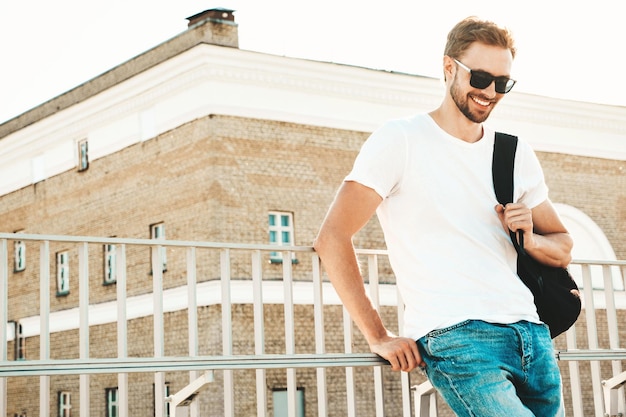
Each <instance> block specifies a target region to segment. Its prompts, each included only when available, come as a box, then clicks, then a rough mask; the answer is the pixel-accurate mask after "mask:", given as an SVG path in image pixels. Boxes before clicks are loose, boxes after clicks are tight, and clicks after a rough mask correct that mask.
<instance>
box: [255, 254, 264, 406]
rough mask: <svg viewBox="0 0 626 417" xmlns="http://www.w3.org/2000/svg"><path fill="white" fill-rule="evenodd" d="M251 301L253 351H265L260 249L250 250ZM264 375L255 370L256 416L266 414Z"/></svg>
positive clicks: (259, 353) (261, 352)
mask: <svg viewBox="0 0 626 417" xmlns="http://www.w3.org/2000/svg"><path fill="white" fill-rule="evenodd" d="M251 261H252V302H253V308H254V353H255V354H257V355H263V354H264V353H265V326H264V324H263V321H264V314H263V272H262V267H261V251H259V250H255V251H254V252H252V260H251ZM266 382H267V381H266V376H265V370H264V369H257V370H256V408H257V417H265V416H266V415H267V392H266Z"/></svg>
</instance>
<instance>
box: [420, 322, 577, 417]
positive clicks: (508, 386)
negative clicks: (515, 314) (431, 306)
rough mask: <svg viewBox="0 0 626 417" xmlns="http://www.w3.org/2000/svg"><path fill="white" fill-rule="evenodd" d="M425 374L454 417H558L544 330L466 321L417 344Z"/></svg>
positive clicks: (558, 393)
mask: <svg viewBox="0 0 626 417" xmlns="http://www.w3.org/2000/svg"><path fill="white" fill-rule="evenodd" d="M417 345H418V347H419V350H420V353H421V355H422V358H423V360H424V362H426V369H425V371H426V374H427V375H428V379H429V380H430V382H431V383H432V384H433V386H434V387H435V388H436V389H437V391H439V393H440V394H441V396H442V397H443V399H444V400H445V401H446V402H447V403H448V405H449V406H450V408H452V410H453V411H454V412H455V413H456V415H457V416H460V417H465V416H472V417H502V416H515V417H527V416H528V417H530V416H537V417H557V416H558V417H562V416H564V415H565V412H564V408H563V400H562V386H561V374H560V372H559V368H558V365H557V363H556V358H555V356H554V350H553V347H552V341H551V339H550V333H549V331H548V328H547V326H545V325H543V324H534V323H529V322H525V321H521V322H518V323H514V324H506V325H504V324H490V323H486V322H483V321H476V320H468V321H464V322H462V323H459V324H456V325H454V326H451V327H448V328H445V329H440V330H435V331H432V332H430V333H429V334H427V335H426V336H424V337H422V338H421V339H419V340H418V341H417Z"/></svg>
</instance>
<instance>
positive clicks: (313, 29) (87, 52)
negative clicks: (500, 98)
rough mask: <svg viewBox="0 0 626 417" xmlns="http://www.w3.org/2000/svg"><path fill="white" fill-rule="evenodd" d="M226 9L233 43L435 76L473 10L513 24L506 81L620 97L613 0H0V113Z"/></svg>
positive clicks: (625, 64)
mask: <svg viewBox="0 0 626 417" xmlns="http://www.w3.org/2000/svg"><path fill="white" fill-rule="evenodd" d="M214 7H225V8H229V9H234V10H235V19H236V21H237V23H238V24H239V47H240V49H245V50H251V51H258V52H263V53H269V54H275V55H281V56H283V55H284V56H291V57H297V58H305V59H311V60H317V61H324V62H335V63H341V64H348V65H356V66H362V67H367V68H372V69H378V70H387V71H397V72H403V73H408V74H415V75H422V76H427V77H435V78H440V75H441V64H442V54H443V48H444V45H445V41H446V35H447V33H448V31H449V30H450V29H451V28H452V26H454V25H455V24H456V23H457V22H458V21H460V20H461V19H463V18H465V17H467V16H470V15H475V16H479V17H482V18H485V19H489V20H493V21H495V22H497V23H498V24H500V25H502V26H506V27H507V28H508V29H510V30H511V31H512V32H513V35H514V37H515V39H516V44H517V48H518V53H517V56H516V58H515V61H514V64H513V71H512V74H511V75H512V77H513V78H515V79H516V80H517V84H516V86H515V89H514V91H518V92H524V93H530V94H537V95H542V96H548V97H557V98H564V99H569V100H576V101H586V102H593V103H602V104H609V105H617V106H626V76H625V75H624V73H626V53H625V52H624V42H625V41H626V23H625V22H624V21H623V12H622V8H621V6H620V2H618V1H615V0H594V1H593V2H591V1H585V2H582V1H580V0H541V1H539V0H522V1H507V0H474V1H467V0H447V1H438V0H431V1H429V2H424V1H421V0H385V1H384V2H383V1H373V0H316V1H310V0H222V1H220V2H217V1H207V0H205V1H201V0H175V1H164V0H108V1H106V2H104V1H95V0H30V1H18V0H12V1H11V0H0V56H1V57H2V59H1V62H2V65H1V66H0V123H3V122H5V121H6V120H9V119H11V118H13V117H15V116H17V115H19V114H21V113H23V112H25V111H27V110H29V109H31V108H33V107H36V106H38V105H40V104H42V103H44V102H46V101H48V100H50V99H52V98H54V97H56V96H58V95H60V94H62V93H64V92H66V91H68V90H70V89H72V88H74V87H76V86H78V85H80V84H82V83H84V82H86V81H89V80H90V79H92V78H95V77H96V76H98V75H100V74H102V73H104V72H106V71H107V70H109V69H111V68H113V67H115V66H117V65H119V64H121V63H122V62H124V61H127V60H129V59H131V58H133V57H135V56H137V55H139V54H141V53H143V52H145V51H146V50H148V49H150V48H152V47H154V46H156V45H158V44H160V43H162V42H164V41H166V40H168V39H170V38H172V37H174V36H176V35H177V34H179V33H181V32H183V31H185V29H186V28H187V20H186V18H187V17H189V16H192V15H194V14H196V13H199V12H201V11H203V10H206V9H209V8H214Z"/></svg>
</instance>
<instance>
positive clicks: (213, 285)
mask: <svg viewBox="0 0 626 417" xmlns="http://www.w3.org/2000/svg"><path fill="white" fill-rule="evenodd" d="M15 242H27V243H28V245H27V250H28V253H29V257H28V258H27V259H28V260H29V261H30V259H31V258H32V254H31V252H38V255H39V256H38V257H35V258H36V259H38V261H33V262H29V263H28V265H29V267H27V271H30V272H27V273H28V274H30V275H23V274H24V272H19V273H18V272H14V271H10V269H11V268H10V262H9V261H10V259H9V258H10V256H9V255H10V253H11V250H10V243H15ZM104 245H109V247H110V246H111V245H114V246H115V262H114V263H115V276H116V280H115V286H111V285H109V286H106V287H103V286H102V285H94V283H96V284H97V283H98V282H102V281H101V279H100V277H98V275H100V274H102V272H103V268H105V266H103V263H102V254H101V253H99V252H101V251H102V247H103V246H104ZM34 248H37V249H36V250H34V251H33V249H34ZM58 248H63V249H64V250H68V251H69V253H70V254H71V260H73V261H72V262H71V263H70V266H71V267H72V269H71V270H70V271H71V272H73V271H74V267H75V270H76V271H78V273H77V277H78V282H77V284H78V286H77V287H78V292H76V290H75V287H71V290H70V296H67V295H65V296H59V295H58V294H57V295H56V296H55V292H54V287H55V285H54V284H55V280H54V279H53V278H54V276H53V274H52V273H51V272H52V270H53V269H54V262H55V258H54V257H53V256H51V254H52V253H53V252H54V251H55V249H58ZM68 248H69V249H68ZM163 248H165V249H166V251H168V252H167V256H166V254H165V251H164V250H163ZM94 249H95V250H94ZM280 249H281V250H282V259H283V260H292V259H295V260H297V261H286V262H282V263H281V264H275V263H270V262H269V253H270V252H275V251H276V250H277V247H276V246H274V245H246V244H223V243H211V242H189V241H165V240H142V239H122V238H95V237H76V236H45V235H29V234H21V233H20V234H6V233H0V415H8V414H7V413H9V412H11V411H12V409H11V410H10V409H9V408H10V407H13V408H15V409H17V408H19V407H22V406H23V405H22V404H15V401H17V400H16V396H13V395H9V394H12V393H14V392H15V390H16V388H15V387H14V385H15V386H17V385H18V381H19V380H21V379H24V378H37V377H38V378H39V386H38V388H39V389H38V391H39V392H38V393H37V392H36V390H30V394H29V395H30V396H31V397H29V398H31V400H32V398H33V397H35V396H38V397H39V398H38V400H39V401H38V403H39V406H38V407H37V406H36V405H33V404H32V402H31V404H30V406H31V410H35V409H36V410H37V412H38V414H39V415H40V416H50V415H51V409H52V407H53V404H55V402H54V401H55V399H54V398H51V393H54V392H56V391H58V389H59V388H58V387H57V386H56V385H58V380H57V379H54V380H52V379H51V378H54V377H55V376H67V377H68V378H70V377H71V376H77V378H78V383H77V384H76V385H77V388H76V389H77V391H78V392H79V395H78V407H76V405H75V404H74V405H73V407H74V409H76V408H78V410H79V414H80V416H89V415H90V413H93V412H94V411H93V410H94V408H97V407H98V405H99V403H98V404H96V403H97V401H96V399H97V400H98V401H99V399H100V398H101V397H102V394H101V393H100V392H92V388H91V385H93V384H92V383H94V382H96V381H94V380H93V379H96V378H100V377H104V376H106V375H111V374H116V375H117V377H116V381H115V382H116V388H117V392H118V395H119V396H118V398H117V399H116V403H115V406H116V407H117V415H118V416H120V417H126V416H129V415H133V414H131V412H130V407H131V404H130V401H131V400H133V398H134V397H132V396H133V395H135V394H133V393H132V389H131V388H132V387H131V385H132V386H135V385H136V384H131V383H130V382H129V381H130V379H132V378H133V375H137V374H144V375H150V374H152V375H153V378H152V380H153V381H152V382H153V384H154V387H157V388H155V389H154V401H153V403H154V416H155V417H164V416H166V415H167V414H168V408H167V404H168V401H169V404H181V405H185V406H187V407H188V413H189V415H190V416H192V417H197V416H199V415H200V412H201V407H203V405H202V402H201V401H200V400H199V399H201V398H203V396H212V399H211V403H212V404H214V403H215V401H216V398H217V399H219V400H220V404H221V405H220V407H219V414H215V415H223V416H235V415H242V411H241V407H240V406H239V403H240V402H243V401H244V398H243V397H242V396H241V393H240V389H242V387H243V385H250V386H251V387H250V388H249V389H248V388H246V390H245V392H246V393H247V392H254V397H255V399H254V403H255V404H254V405H253V408H254V411H253V412H250V410H249V409H246V410H247V411H246V413H247V414H246V415H251V414H256V415H257V416H268V415H271V414H270V410H273V409H274V407H277V406H278V405H277V404H274V401H273V400H272V399H270V398H269V395H268V394H269V393H270V391H269V390H268V386H269V385H270V382H269V381H270V379H271V380H272V381H279V383H278V385H281V386H282V385H284V387H285V388H286V392H287V403H286V406H285V407H286V411H287V415H289V416H291V417H293V416H297V415H298V414H297V412H298V396H297V394H298V389H299V388H300V387H302V386H305V387H306V389H307V399H306V403H307V415H317V416H321V417H325V416H333V415H342V416H343V415H347V416H357V415H359V417H361V416H363V415H371V416H376V417H382V416H384V415H389V414H390V413H391V414H394V415H402V416H404V417H409V416H427V415H437V413H440V414H443V415H447V414H446V410H445V405H443V404H437V403H436V401H434V398H435V394H434V391H433V390H432V389H430V388H429V384H428V382H427V381H426V380H425V377H423V376H422V375H420V374H418V373H415V372H412V373H410V374H407V373H394V372H391V371H390V370H389V369H388V367H386V366H385V363H384V361H382V360H381V359H380V358H379V357H377V356H375V355H373V354H370V353H368V352H367V346H366V344H364V341H363V340H362V337H361V336H360V334H358V332H357V331H355V330H354V329H353V327H352V321H351V320H350V318H349V316H348V315H347V313H346V312H345V309H342V308H341V307H340V302H339V300H338V298H337V296H336V294H335V293H334V290H333V289H332V286H331V285H330V284H329V283H328V281H327V280H325V279H324V277H323V273H322V270H321V267H320V262H319V259H318V257H317V255H316V254H315V252H314V251H313V250H312V248H311V247H297V246H292V247H281V248H280ZM173 255H175V256H173ZM358 255H359V259H360V261H361V264H362V265H361V266H362V269H363V272H364V278H365V280H366V282H367V286H368V290H369V294H370V297H371V298H372V301H373V303H374V305H375V306H376V307H377V308H379V309H381V310H384V312H385V315H386V316H387V317H386V320H387V324H388V325H389V324H390V322H389V320H395V321H397V328H398V329H401V328H402V314H401V313H402V308H403V307H402V306H401V305H399V304H401V303H398V299H399V297H398V294H397V292H396V288H395V285H394V279H393V274H391V271H390V268H389V265H388V263H387V259H386V252H385V251H378V250H359V251H358ZM165 258H167V271H166V272H164V268H163V265H164V260H165ZM31 264H35V265H34V266H32V265H31ZM109 266H110V264H109ZM573 268H574V269H578V276H579V280H581V282H580V284H582V287H583V294H584V300H585V302H584V305H585V309H584V314H583V315H582V317H581V320H579V322H578V323H577V324H576V326H575V327H574V328H572V329H571V330H570V331H568V332H567V333H566V335H565V336H561V337H560V338H559V339H557V340H556V342H555V352H556V354H557V357H558V358H559V359H560V360H561V361H563V362H562V363H563V364H567V367H565V366H564V367H563V368H562V372H563V378H564V382H565V386H566V387H567V388H568V394H567V395H566V399H567V407H568V409H569V410H571V411H570V412H569V413H568V414H572V415H574V416H575V417H576V416H583V415H595V416H604V415H605V413H606V415H617V414H618V413H622V414H624V413H625V410H624V408H625V405H624V389H623V385H624V382H623V381H624V379H625V378H624V373H623V369H622V368H623V361H624V360H626V357H625V351H624V349H623V348H622V346H623V342H620V337H619V336H620V331H621V332H622V333H623V332H624V331H625V330H624V328H623V324H622V323H624V322H625V320H624V316H623V314H624V312H625V311H626V298H625V294H624V290H623V288H624V276H625V270H626V262H623V261H613V262H600V261H577V262H575V263H574V265H573ZM597 268H601V270H602V283H603V287H604V288H603V289H602V290H600V289H594V288H593V286H592V281H593V282H594V283H595V284H596V285H597V283H596V281H597V278H596V277H595V275H597V274H595V275H594V274H592V269H597ZM146 270H149V273H148V276H149V277H150V280H149V281H150V282H148V281H147V280H146V279H145V277H146ZM592 275H593V276H592ZM73 276H74V275H72V274H71V273H70V279H71V278H72V277H73ZM25 277H29V278H30V281H32V280H33V279H35V278H37V284H38V285H34V286H32V287H27V286H25V282H24V281H29V279H24V278H25ZM17 281H20V282H19V283H18V282H17ZM72 283H73V284H76V283H74V281H72V282H71V284H72ZM616 284H617V285H616ZM31 285H33V284H31ZM616 286H617V287H618V288H620V289H619V290H615V289H614V287H616ZM33 288H35V289H38V292H39V294H38V295H39V297H38V298H37V297H35V296H34V295H33V291H31V290H32V289H33ZM9 295H11V296H10V297H9ZM236 306H248V307H249V308H250V311H251V313H250V315H251V317H250V315H247V316H245V317H244V319H242V318H241V317H239V316H237V317H234V316H233V312H234V311H236V310H234V309H236ZM269 306H272V307H271V308H273V309H274V310H271V311H269V313H268V308H270V307H269ZM332 307H335V309H334V310H332V311H330V310H329V309H330V308H332ZM210 308H215V309H218V310H219V314H214V315H213V316H211V318H212V320H207V319H206V318H205V317H204V316H202V317H200V312H202V314H205V310H206V309H210ZM276 308H279V309H280V310H281V311H280V312H281V314H280V315H281V319H280V320H279V319H277V318H276V317H277V316H276V311H275V310H276ZM337 309H339V310H337ZM180 312H183V313H182V314H183V315H181V314H179V313H180ZM211 312H213V310H209V313H210V314H212V313H211ZM184 313H186V315H184ZM177 314H178V315H177ZM270 314H271V317H270V316H269V315H270ZM174 316H175V317H174ZM329 317H330V318H331V320H328V318H329ZM620 317H621V318H620ZM146 318H147V319H151V320H152V325H151V326H149V321H148V322H146ZM311 318H312V321H313V323H309V322H308V320H309V319H311ZM215 320H219V326H217V327H215V326H214V327H215V329H214V331H213V333H211V334H210V337H209V336H208V335H207V330H206V328H207V327H208V326H209V325H211V326H213V325H215V323H214V321H215ZM281 321H282V323H281ZM138 322H141V323H142V324H141V325H142V326H144V327H146V326H147V327H149V329H148V328H146V329H144V333H150V331H151V332H152V340H151V344H150V349H151V352H149V354H148V355H145V356H143V357H137V354H136V353H129V342H132V343H137V340H135V339H132V340H131V339H129V333H130V332H131V330H130V329H129V327H132V328H133V329H135V328H136V326H137V325H138V324H137V323H138ZM182 322H184V323H182ZM10 323H12V324H13V326H12V325H11V324H10ZM17 323H19V325H20V326H22V327H23V328H22V330H21V332H20V334H18V332H17V330H16V329H17ZM246 323H247V324H251V325H252V326H251V328H248V327H246V330H245V331H244V332H243V333H244V334H245V336H242V335H241V334H240V332H238V328H239V327H240V326H244V325H246ZM166 325H167V327H168V328H167V329H166ZM620 325H621V326H622V327H621V328H620ZM106 326H109V327H107V330H111V329H114V333H115V340H116V353H115V354H111V353H110V352H109V353H107V354H102V352H100V350H101V346H100V344H99V343H97V342H98V341H97V340H94V339H95V338H97V337H100V336H101V335H102V334H103V333H104V331H100V330H99V328H100V327H106ZM171 326H178V327H176V328H175V329H174V331H172V330H171V329H170V327H171ZM185 327H186V329H185ZM330 327H332V330H330V331H329V328H330ZM279 328H280V331H278V330H279ZM302 328H305V329H306V331H307V332H308V333H307V334H308V336H309V337H308V338H306V339H307V340H304V341H303V340H302V339H303V338H302V336H298V337H297V336H296V335H297V334H298V335H301V333H302V331H303V330H302ZM142 329H143V328H142ZM185 330H186V331H185ZM184 333H186V334H184ZM277 333H280V337H278V339H277V336H276V334H277ZM57 335H64V338H66V339H68V340H73V341H74V344H75V345H76V353H75V354H74V355H73V356H72V355H70V354H65V353H63V352H61V353H60V352H59V351H58V344H53V342H54V343H57ZM172 335H175V337H176V338H179V339H186V341H187V342H186V347H185V348H184V351H183V352H180V351H179V352H178V354H177V355H172V354H169V353H167V352H168V350H171V348H169V347H168V348H167V349H166V345H165V340H166V339H168V340H169V339H170V338H171V337H172ZM269 335H271V337H270V336H269ZM331 336H332V338H331ZM142 337H143V339H142V340H143V343H145V342H146V338H147V336H145V335H142ZM19 338H24V339H25V340H26V342H27V345H28V343H32V344H36V342H37V341H38V344H39V355H38V358H37V359H34V358H32V357H27V358H26V359H27V360H17V361H16V360H9V353H10V351H11V346H13V345H15V346H16V347H17V342H18V339H19ZM72 338H74V339H72ZM207 339H209V340H208V341H207ZM334 339H343V340H342V341H343V344H341V343H340V342H339V344H338V343H337V340H334ZM277 340H279V341H280V344H281V345H282V346H281V347H280V349H278V347H277V346H275V345H276V341H277ZM10 342H11V343H10ZM207 343H208V344H209V345H211V346H209V347H208V348H207V346H206V345H207ZM244 345H245V346H244ZM270 345H271V348H268V346H270ZM331 345H332V346H331ZM242 346H244V347H242ZM246 349H247V350H246ZM70 350H71V349H70ZM15 351H16V349H12V352H11V353H13V354H14V355H15V354H16V352H15ZM144 351H145V350H144ZM244 351H245V352H244ZM277 351H280V352H278V353H276V352H277ZM208 353H210V354H208ZM68 356H69V357H68ZM368 369H371V371H368ZM342 370H343V374H344V375H343V377H342V378H341V380H342V381H341V382H337V381H338V379H337V375H336V371H339V372H341V371H342ZM207 371H212V372H210V373H209V374H207ZM278 371H280V373H279V374H276V372H278ZM245 372H253V374H249V373H245ZM331 372H332V375H331V374H330V373H331ZM243 373H245V375H241V374H243ZM214 375H215V377H214ZM251 375H253V378H251ZM92 378H93V379H92ZM168 378H170V381H168V380H167V379H168ZM168 382H169V383H171V382H174V384H173V386H172V387H171V388H174V389H175V391H178V393H177V394H180V395H178V396H177V394H173V395H172V394H168V393H167V392H166V389H165V387H166V386H168ZM603 383H604V385H603ZM55 384H56V385H55ZM194 384H197V387H196V386H195V385H194ZM207 384H208V385H210V389H208V390H207V392H206V395H205V393H200V394H199V393H198V392H197V391H199V390H200V389H201V387H202V386H204V385H207ZM411 385H415V386H414V387H413V393H412V392H411ZM64 387H67V385H64ZM329 387H330V388H331V391H332V393H331V392H329ZM185 388H187V389H188V390H189V393H188V392H187V391H185ZM192 388H193V389H192ZM64 389H68V390H73V389H74V388H72V387H70V388H64ZM209 391H210V392H209ZM309 392H312V393H314V395H313V397H311V396H309V395H308V393H309ZM183 393H184V395H183ZM22 395H23V394H22ZM185 396H186V397H185ZM339 396H341V398H342V399H338V397H339ZM22 398H23V396H22ZM246 400H247V399H246ZM206 403H207V402H206V401H205V404H206ZM440 403H441V402H440ZM337 404H341V407H339V409H338V408H337V407H338V406H337ZM31 413H32V411H29V415H31ZM98 413H102V411H99V410H98ZM169 414H170V415H172V416H175V415H176V410H169ZM147 415H152V411H150V413H149V414H147ZM133 417H137V415H136V414H135V415H133Z"/></svg>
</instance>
